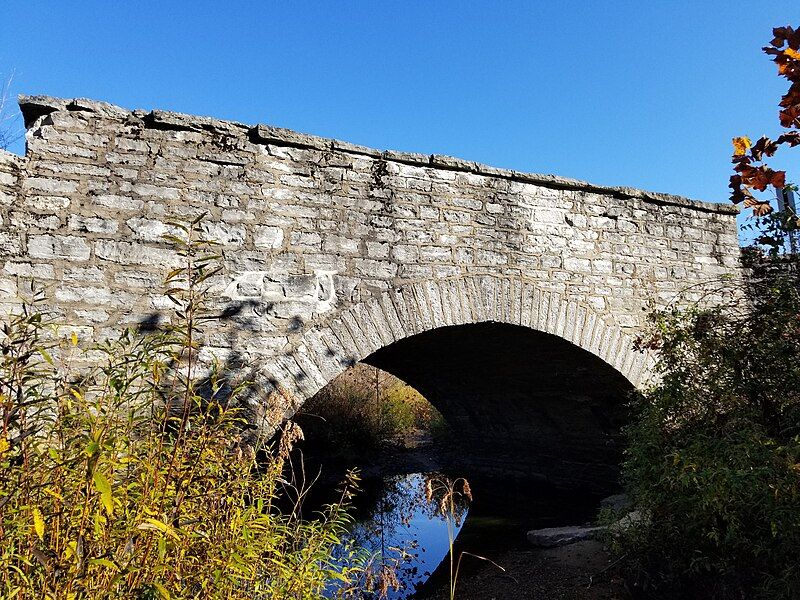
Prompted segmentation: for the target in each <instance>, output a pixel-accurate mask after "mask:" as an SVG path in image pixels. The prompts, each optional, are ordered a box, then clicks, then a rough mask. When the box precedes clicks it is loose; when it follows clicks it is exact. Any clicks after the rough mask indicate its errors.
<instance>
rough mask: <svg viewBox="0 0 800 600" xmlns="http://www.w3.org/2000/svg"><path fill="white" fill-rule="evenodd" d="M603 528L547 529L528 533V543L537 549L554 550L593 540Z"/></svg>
mask: <svg viewBox="0 0 800 600" xmlns="http://www.w3.org/2000/svg"><path fill="white" fill-rule="evenodd" d="M602 531H605V527H587V526H576V527H547V528H545V529H533V530H531V531H529V532H528V534H527V538H528V542H529V543H531V544H533V545H534V546H537V547H539V548H555V547H556V546H566V545H568V544H574V543H575V542H582V541H584V540H591V539H594V538H595V537H596V536H597V535H598V534H599V533H601V532H602Z"/></svg>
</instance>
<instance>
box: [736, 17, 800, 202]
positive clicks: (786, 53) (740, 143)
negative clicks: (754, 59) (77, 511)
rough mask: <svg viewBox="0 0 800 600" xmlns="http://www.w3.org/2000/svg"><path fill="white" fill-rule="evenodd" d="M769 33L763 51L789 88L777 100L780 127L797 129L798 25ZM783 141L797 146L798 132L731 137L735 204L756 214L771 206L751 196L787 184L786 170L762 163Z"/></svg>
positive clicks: (799, 85)
mask: <svg viewBox="0 0 800 600" xmlns="http://www.w3.org/2000/svg"><path fill="white" fill-rule="evenodd" d="M772 35H773V39H772V41H771V42H770V45H769V46H765V47H764V48H763V51H764V53H765V54H767V55H768V56H770V57H772V61H773V62H774V63H775V64H776V65H777V66H778V73H779V74H780V75H781V76H782V77H785V78H786V79H787V80H789V82H790V85H789V89H788V90H787V92H786V93H785V94H784V95H783V96H782V97H781V100H780V102H779V107H780V111H779V114H778V118H779V121H780V124H781V126H782V127H785V128H786V129H800V29H795V28H794V27H791V26H789V25H787V26H785V27H775V28H774V29H773V30H772ZM783 145H786V146H789V147H790V148H793V147H795V146H800V132H798V131H789V132H786V133H784V134H783V135H781V136H779V137H778V138H777V139H776V140H774V141H773V140H772V139H770V138H768V137H766V136H763V137H761V138H760V139H759V140H758V141H757V142H756V143H755V144H752V143H751V142H750V140H749V139H748V138H747V137H746V136H741V137H737V138H734V139H733V156H732V158H731V162H732V163H733V170H734V171H735V173H736V174H734V175H732V176H731V178H730V183H729V186H728V187H730V189H731V197H730V199H731V201H732V202H734V203H735V204H738V203H740V202H743V203H744V206H745V207H747V208H750V209H752V211H753V214H754V215H755V216H757V217H763V216H764V215H767V214H769V213H770V212H772V207H771V206H770V203H769V201H765V200H760V199H758V198H756V197H755V196H753V190H755V191H758V192H763V191H766V189H767V188H768V187H772V188H775V189H776V190H779V189H782V188H784V187H785V186H786V172H785V171H775V170H773V169H772V168H770V167H769V166H768V165H767V164H764V159H765V158H770V157H772V156H774V155H775V153H776V152H777V151H778V150H779V149H780V147H781V146H783ZM748 151H749V152H748ZM754 163H761V164H754Z"/></svg>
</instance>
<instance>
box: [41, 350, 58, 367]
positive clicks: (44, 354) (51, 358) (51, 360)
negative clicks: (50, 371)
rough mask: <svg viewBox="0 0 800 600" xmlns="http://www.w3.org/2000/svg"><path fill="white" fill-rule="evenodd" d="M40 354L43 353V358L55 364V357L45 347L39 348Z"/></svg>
mask: <svg viewBox="0 0 800 600" xmlns="http://www.w3.org/2000/svg"><path fill="white" fill-rule="evenodd" d="M39 354H41V355H42V358H44V359H45V360H46V361H47V362H49V363H50V364H51V365H54V364H55V363H54V362H53V357H52V356H50V353H49V352H47V350H45V349H44V348H39Z"/></svg>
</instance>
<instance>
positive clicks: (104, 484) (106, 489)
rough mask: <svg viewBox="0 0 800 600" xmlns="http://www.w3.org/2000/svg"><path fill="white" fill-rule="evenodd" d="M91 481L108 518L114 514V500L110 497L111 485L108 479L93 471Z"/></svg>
mask: <svg viewBox="0 0 800 600" xmlns="http://www.w3.org/2000/svg"><path fill="white" fill-rule="evenodd" d="M92 479H93V480H94V486H95V488H97V491H98V492H100V501H101V502H102V503H103V506H104V507H105V509H106V512H107V513H108V514H109V516H110V515H112V514H114V499H113V496H112V495H111V484H110V483H109V482H108V479H106V477H105V475H103V474H102V473H101V472H100V471H95V472H94V475H92Z"/></svg>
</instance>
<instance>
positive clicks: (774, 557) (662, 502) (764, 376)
mask: <svg viewBox="0 0 800 600" xmlns="http://www.w3.org/2000/svg"><path fill="white" fill-rule="evenodd" d="M751 299H752V302H751V303H746V302H744V301H742V302H741V304H740V305H738V306H730V307H727V308H717V309H714V310H699V309H691V310H686V311H679V310H668V311H663V312H659V313H656V314H654V315H653V316H652V323H651V324H652V328H651V333H650V335H649V336H648V337H647V338H646V339H644V340H642V343H643V344H644V345H646V346H649V347H650V348H653V349H656V350H657V351H658V353H659V362H658V370H659V373H660V376H661V379H660V382H659V383H658V384H657V385H656V386H655V387H653V388H652V389H651V390H649V391H648V392H647V393H646V394H645V395H644V396H643V397H641V398H639V399H638V400H636V401H635V402H634V410H635V414H636V418H635V419H634V422H633V424H632V426H631V427H630V428H629V431H628V436H629V448H628V450H627V455H626V461H625V465H624V474H625V480H626V485H627V487H628V490H629V493H630V495H631V496H632V499H633V502H634V504H635V505H636V507H637V508H638V509H639V510H641V511H642V514H643V515H644V518H643V519H642V520H640V521H639V522H638V524H637V525H636V526H635V527H632V528H631V529H629V530H628V531H627V532H626V533H625V534H624V536H623V538H622V540H621V542H620V543H621V546H622V548H621V549H622V551H623V552H627V553H629V554H630V556H633V557H635V559H636V562H637V563H638V567H639V575H640V577H641V579H640V581H639V582H638V583H639V584H640V585H641V586H642V587H643V588H644V589H646V590H647V594H648V596H647V597H657V590H662V591H663V593H664V597H676V594H677V595H678V596H679V597H687V598H691V597H698V598H700V597H702V598H707V597H717V598H752V597H764V598H797V597H798V596H800V562H798V559H797V551H798V548H800V360H799V359H800V319H798V317H800V292H798V286H797V279H796V277H786V276H782V275H774V274H773V275H771V276H769V277H767V278H766V279H763V280H761V281H759V280H758V279H756V280H754V285H753V288H752V289H751Z"/></svg>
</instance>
